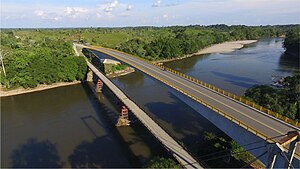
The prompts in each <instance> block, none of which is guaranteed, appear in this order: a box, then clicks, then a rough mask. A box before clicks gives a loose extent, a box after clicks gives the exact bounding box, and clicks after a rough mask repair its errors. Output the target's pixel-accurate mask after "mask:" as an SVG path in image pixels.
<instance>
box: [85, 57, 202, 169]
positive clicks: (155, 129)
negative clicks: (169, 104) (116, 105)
mask: <svg viewBox="0 0 300 169" xmlns="http://www.w3.org/2000/svg"><path fill="white" fill-rule="evenodd" d="M87 64H88V67H89V69H90V70H91V71H93V73H94V74H95V75H96V76H97V77H98V78H99V79H101V81H102V82H103V83H104V84H105V85H106V86H107V87H108V88H109V89H110V90H111V91H112V92H113V93H114V94H115V95H116V97H118V98H119V99H120V101H121V102H122V103H123V104H124V105H125V106H126V107H127V108H128V109H129V110H130V111H131V112H132V113H133V114H134V115H135V116H136V117H137V118H138V119H139V120H140V121H141V122H142V123H143V124H144V125H145V126H146V127H147V129H148V130H149V131H150V132H151V133H152V134H153V135H154V136H155V137H156V138H157V139H158V140H159V141H160V142H161V143H162V144H163V145H164V146H165V148H166V149H167V150H168V151H169V152H170V153H171V154H172V155H173V156H174V157H175V158H176V159H177V160H178V162H179V163H180V164H181V165H182V166H183V167H185V168H203V167H202V166H201V165H200V164H199V163H198V162H197V161H196V160H195V159H194V158H193V157H192V156H191V155H190V154H189V153H188V152H187V151H186V150H185V149H184V148H183V147H182V146H181V145H180V144H178V143H177V142H176V141H175V140H174V139H173V138H172V137H171V136H170V135H169V134H168V133H167V132H166V131H164V130H163V129H162V128H161V127H160V126H159V125H158V124H157V123H156V122H155V121H153V120H152V119H151V118H150V117H149V116H148V115H147V114H146V113H145V112H144V111H143V110H142V109H141V108H140V107H138V106H137V105H136V104H135V103H134V102H133V101H132V100H131V99H130V98H128V97H127V96H126V95H125V94H124V93H123V92H122V91H121V90H120V89H119V88H118V87H117V86H115V85H114V84H113V83H112V82H111V81H110V80H109V79H108V78H107V77H106V76H104V75H103V74H102V73H101V72H100V71H99V70H98V69H97V68H96V67H95V66H94V65H92V64H91V63H89V62H87Z"/></svg>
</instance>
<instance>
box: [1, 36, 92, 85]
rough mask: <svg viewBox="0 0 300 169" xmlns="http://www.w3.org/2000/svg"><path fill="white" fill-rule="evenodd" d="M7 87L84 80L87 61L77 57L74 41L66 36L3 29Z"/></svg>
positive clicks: (4, 82) (4, 74) (2, 80)
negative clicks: (16, 33)
mask: <svg viewBox="0 0 300 169" xmlns="http://www.w3.org/2000/svg"><path fill="white" fill-rule="evenodd" d="M1 47H2V54H3V61H4V65H2V66H4V68H5V72H6V73H4V71H1V84H2V86H4V87H5V88H17V87H24V88H28V87H31V88H32V87H36V86H37V85H38V84H52V83H56V82H71V81H74V80H83V79H84V77H85V74H86V71H87V65H86V62H85V59H84V58H83V57H73V56H74V54H73V51H72V45H71V43H69V42H65V41H64V40H62V39H49V38H47V37H45V38H43V39H42V40H40V41H38V40H33V39H26V38H25V39H21V38H18V37H15V36H14V34H13V33H12V32H4V33H1Z"/></svg>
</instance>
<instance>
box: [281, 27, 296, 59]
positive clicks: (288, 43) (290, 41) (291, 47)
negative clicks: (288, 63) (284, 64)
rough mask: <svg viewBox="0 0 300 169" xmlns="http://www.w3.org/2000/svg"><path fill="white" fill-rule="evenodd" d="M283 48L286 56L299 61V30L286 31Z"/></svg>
mask: <svg viewBox="0 0 300 169" xmlns="http://www.w3.org/2000/svg"><path fill="white" fill-rule="evenodd" d="M283 46H284V47H285V49H286V52H287V53H288V54H290V55H292V56H294V57H298V60H299V53H300V49H299V48H300V29H291V30H290V31H288V32H287V35H286V38H285V40H284V43H283Z"/></svg>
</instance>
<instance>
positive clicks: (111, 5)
mask: <svg viewBox="0 0 300 169" xmlns="http://www.w3.org/2000/svg"><path fill="white" fill-rule="evenodd" d="M117 5H118V1H116V0H115V1H112V2H110V3H107V4H105V8H104V12H111V11H112V10H113V9H114V8H116V7H117Z"/></svg>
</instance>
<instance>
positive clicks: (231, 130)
mask: <svg viewBox="0 0 300 169" xmlns="http://www.w3.org/2000/svg"><path fill="white" fill-rule="evenodd" d="M168 89H169V91H170V92H171V93H172V94H173V95H175V96H176V97H177V98H179V99H180V100H181V101H183V102H184V103H186V104H187V105H189V106H190V107H191V108H193V109H194V110H196V111H197V112H198V113H199V114H201V115H202V116H203V117H205V118H206V119H207V120H209V121H210V122H211V123H213V124H214V125H215V126H216V127H218V128H219V129H220V130H222V131H223V132H224V133H225V134H227V135H228V136H229V137H231V138H232V139H233V140H235V141H236V142H237V143H238V144H239V145H241V146H242V147H243V148H245V149H246V150H248V149H254V150H251V151H249V152H250V153H251V154H252V155H254V156H255V157H258V156H260V155H262V154H264V153H266V151H267V148H266V147H267V144H268V143H267V141H265V140H264V139H262V138H261V137H259V136H256V135H255V134H253V133H251V132H249V131H247V130H246V129H244V128H242V127H240V126H239V125H237V124H236V123H234V122H232V121H230V120H229V119H227V118H225V117H223V116H221V115H219V114H218V113H216V112H214V111H213V110H211V109H209V108H207V107H205V106H204V105H202V104H200V103H198V102H196V101H195V100H193V99H191V98H190V97H188V96H186V95H184V94H182V93H181V92H178V91H177V90H175V89H173V88H172V87H168ZM249 143H255V144H250V145H249ZM262 146H266V147H264V148H260V149H255V148H257V147H262ZM285 154H286V153H285ZM259 160H260V161H261V162H263V163H264V164H265V165H267V164H268V160H269V159H268V155H267V154H266V155H264V156H262V157H260V158H259ZM285 162H286V160H285V159H284V157H282V156H277V158H276V161H275V163H274V168H283V167H284V165H285ZM292 165H293V167H294V168H299V167H300V161H299V159H297V158H294V159H293V161H292Z"/></svg>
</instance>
